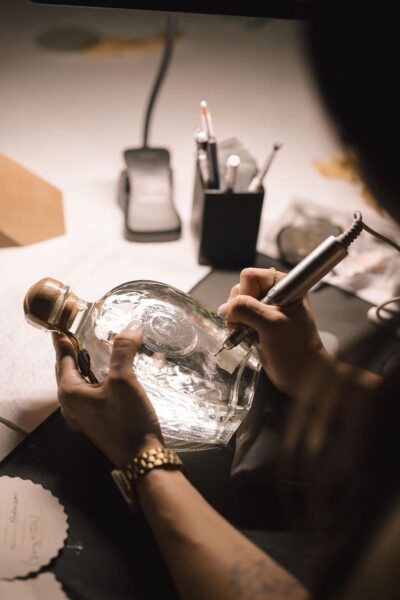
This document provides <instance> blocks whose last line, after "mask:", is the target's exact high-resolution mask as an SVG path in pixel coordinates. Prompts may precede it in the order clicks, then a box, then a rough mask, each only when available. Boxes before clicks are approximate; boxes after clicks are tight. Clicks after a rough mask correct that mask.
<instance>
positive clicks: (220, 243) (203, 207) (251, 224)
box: [191, 166, 264, 268]
mask: <svg viewBox="0 0 400 600" xmlns="http://www.w3.org/2000/svg"><path fill="white" fill-rule="evenodd" d="M263 200H264V189H263V188H260V190H258V191H256V192H237V193H236V192H234V191H231V190H229V191H223V190H213V189H206V188H204V186H203V183H202V180H201V176H200V172H199V168H198V166H196V176H195V184H194V193H193V207H192V219H191V226H192V232H193V235H194V237H195V240H196V243H197V247H198V262H199V264H201V265H212V266H213V267H226V268H242V267H247V266H251V265H252V264H253V263H254V259H255V254H256V246H257V237H258V230H259V226H260V218H261V210H262V205H263Z"/></svg>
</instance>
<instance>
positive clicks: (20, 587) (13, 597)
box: [0, 573, 68, 600]
mask: <svg viewBox="0 0 400 600" xmlns="http://www.w3.org/2000/svg"><path fill="white" fill-rule="evenodd" d="M0 598H6V599H7V600H44V598H51V600H68V598H67V596H66V595H65V594H64V592H63V590H62V588H61V585H60V583H59V582H58V581H57V579H56V578H55V577H54V575H53V574H52V573H41V574H40V575H38V576H37V577H34V578H32V579H26V580H25V581H21V580H14V581H0Z"/></svg>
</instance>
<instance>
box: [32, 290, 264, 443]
mask: <svg viewBox="0 0 400 600" xmlns="http://www.w3.org/2000/svg"><path fill="white" fill-rule="evenodd" d="M24 310H25V315H26V318H27V320H28V321H29V322H30V323H32V324H34V325H37V326H39V327H42V328H45V329H48V330H54V331H61V332H70V333H72V334H74V336H75V338H76V339H77V340H78V342H79V344H80V347H81V348H83V349H85V350H86V351H87V352H88V353H89V355H90V359H91V368H92V371H93V373H94V375H95V376H96V378H97V379H98V380H99V381H102V380H103V379H104V378H105V377H107V374H108V370H109V361H110V355H111V350H112V343H113V337H114V335H115V334H117V333H119V332H120V331H121V330H122V329H124V328H126V327H130V328H137V327H141V326H143V344H142V346H141V348H140V349H139V351H138V352H137V354H136V356H135V359H134V363H133V366H134V369H135V372H136V375H137V377H138V379H139V381H140V383H141V384H142V386H143V387H144V389H145V390H146V392H147V394H148V396H149V398H150V400H151V402H152V403H153V406H154V408H155V410H156V413H157V416H158V418H159V421H160V425H161V429H162V431H163V435H164V437H165V440H166V444H167V445H168V446H169V447H173V448H175V449H188V450H189V449H196V448H202V447H203V448H204V447H208V446H213V445H215V444H226V443H227V442H228V441H229V440H230V438H231V437H232V435H233V433H234V432H235V431H236V429H237V427H238V426H239V425H240V423H241V422H242V420H243V418H244V417H245V416H246V414H247V412H248V411H249V409H250V406H251V402H252V399H253V395H254V390H255V385H256V382H257V378H258V373H259V370H260V360H259V357H258V354H257V351H256V350H255V349H254V348H250V349H249V347H248V346H247V345H246V344H245V343H242V344H240V345H239V346H237V347H236V348H234V349H232V350H229V351H226V350H224V351H222V352H221V353H220V354H218V356H215V354H216V353H217V351H218V350H219V349H220V348H221V346H222V343H223V341H224V339H225V338H226V336H227V335H228V334H229V330H228V329H227V327H226V325H225V323H224V321H223V320H222V319H221V318H220V317H219V316H218V315H217V314H216V313H215V312H214V311H213V310H211V309H210V308H207V307H206V306H204V305H202V304H201V303H200V302H198V301H197V300H196V299H195V298H193V297H191V296H189V295H188V294H185V293H183V292H181V291H179V290H177V289H175V288H173V287H171V286H169V285H166V284H164V283H160V282H156V281H143V280H142V281H131V282H128V283H125V284H123V285H119V286H117V287H116V288H114V289H113V290H111V291H110V292H108V293H107V294H106V295H105V296H103V297H102V298H101V299H100V300H98V301H97V302H93V303H91V302H86V301H85V300H82V299H81V298H79V297H78V296H76V295H75V294H73V293H72V292H71V290H70V288H69V287H68V286H66V285H64V284H62V283H60V282H59V281H56V280H54V279H51V278H45V279H42V280H41V281H39V282H38V283H36V284H35V285H33V286H32V287H31V288H30V289H29V291H28V292H27V294H26V296H25V300H24Z"/></svg>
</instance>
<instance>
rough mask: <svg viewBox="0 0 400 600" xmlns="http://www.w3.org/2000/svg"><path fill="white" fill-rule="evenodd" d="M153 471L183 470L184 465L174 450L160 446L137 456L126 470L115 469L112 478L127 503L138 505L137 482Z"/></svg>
mask: <svg viewBox="0 0 400 600" xmlns="http://www.w3.org/2000/svg"><path fill="white" fill-rule="evenodd" d="M153 469H181V470H182V469H183V463H182V461H181V459H180V458H179V456H178V455H177V454H176V452H174V451H173V450H169V449H168V448H164V447H163V446H158V447H157V448H151V449H150V450H146V451H145V452H142V453H141V454H139V455H138V456H135V457H134V458H133V459H132V460H131V461H130V462H129V463H128V465H127V466H126V467H125V468H124V469H113V470H112V471H111V476H112V478H113V479H114V482H115V484H116V485H117V487H118V489H119V491H120V492H121V494H122V496H123V497H124V499H125V501H126V502H127V503H128V504H129V505H130V506H134V505H135V504H136V501H137V498H136V492H135V482H136V481H137V480H138V479H139V478H140V477H144V476H145V475H147V473H149V472H150V471H152V470H153Z"/></svg>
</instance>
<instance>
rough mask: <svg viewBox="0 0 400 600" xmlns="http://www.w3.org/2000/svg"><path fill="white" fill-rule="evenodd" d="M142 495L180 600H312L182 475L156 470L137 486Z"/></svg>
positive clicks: (143, 508) (285, 572)
mask: <svg viewBox="0 0 400 600" xmlns="http://www.w3.org/2000/svg"><path fill="white" fill-rule="evenodd" d="M138 495H139V500H140V504H141V507H142V510H143V512H144V515H145V517H146V520H147V521H148V523H149V525H150V527H151V529H152V531H153V533H154V536H155V538H156V540H157V543H158V545H159V548H160V550H161V552H162V554H163V556H164V559H165V562H166V563H167V566H168V569H169V571H170V573H171V576H172V578H173V580H174V582H175V585H176V588H177V590H178V592H179V594H180V596H181V598H183V599H186V598H187V599H190V600H200V599H202V600H203V599H204V600H214V599H215V600H230V599H231V598H232V600H233V599H234V600H247V599H249V600H250V599H251V600H261V599H262V600H264V599H265V600H268V599H271V600H272V599H273V600H280V599H282V600H283V599H284V600H300V599H302V600H303V599H306V598H308V594H307V592H306V590H305V589H304V588H303V587H302V586H301V585H300V584H299V582H298V581H297V580H296V579H294V578H293V577H292V576H291V575H290V574H289V573H288V572H287V571H285V570H284V569H283V568H282V567H280V566H279V565H278V564H277V563H275V562H274V561H273V560H272V559H271V558H269V557H268V556H267V555H266V554H264V553H263V552H262V551H261V550H260V549H259V548H257V547H256V546H255V545H254V544H252V543H251V542H250V541H249V540H248V539H247V538H245V537H244V536H243V535H242V534H241V533H240V532H238V531H237V530H236V529H235V528H234V527H232V526H231V525H230V524H229V523H228V522H227V521H226V520H225V519H224V518H223V517H221V515H219V514H218V513H217V512H216V511H215V510H214V509H213V508H212V507H211V506H210V505H209V504H208V503H207V502H206V501H205V500H204V498H203V497H202V496H201V495H200V494H199V493H198V492H197V491H196V490H195V489H194V488H193V486H192V485H191V484H190V483H189V482H188V480H187V479H186V478H185V477H184V476H183V474H182V473H180V472H178V471H172V472H171V471H166V470H162V469H158V470H154V471H153V472H151V473H149V474H148V475H146V476H145V477H143V478H141V479H140V480H138Z"/></svg>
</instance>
